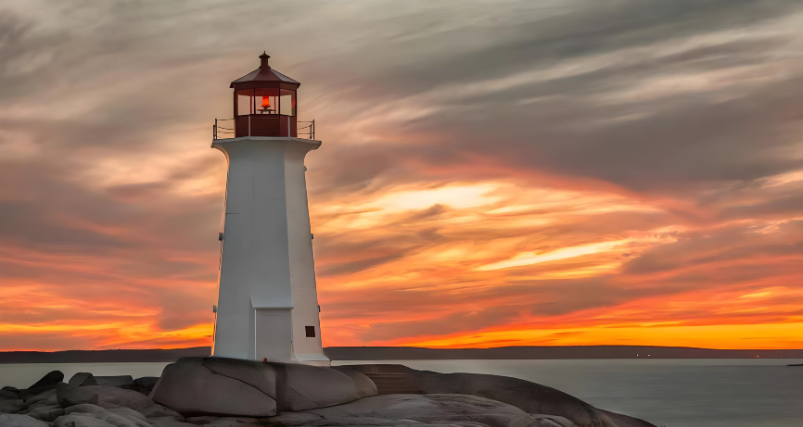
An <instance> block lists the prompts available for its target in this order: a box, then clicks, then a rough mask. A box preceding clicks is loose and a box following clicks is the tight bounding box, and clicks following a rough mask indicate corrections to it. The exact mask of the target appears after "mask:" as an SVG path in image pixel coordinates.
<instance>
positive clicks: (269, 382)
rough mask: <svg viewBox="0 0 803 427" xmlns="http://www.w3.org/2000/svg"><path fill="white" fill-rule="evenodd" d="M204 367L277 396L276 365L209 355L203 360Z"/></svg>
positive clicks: (273, 396)
mask: <svg viewBox="0 0 803 427" xmlns="http://www.w3.org/2000/svg"><path fill="white" fill-rule="evenodd" d="M203 365H204V367H206V368H207V369H209V370H210V371H212V372H213V373H215V374H218V375H223V376H224V377H229V378H233V379H235V380H238V381H242V382H244V383H246V384H248V385H250V386H251V387H254V388H255V389H257V390H259V391H261V392H262V393H265V394H266V395H268V396H270V397H272V398H274V399H275V398H276V376H277V372H276V367H275V366H272V365H269V364H266V363H262V362H255V361H251V360H238V359H224V358H220V357H209V358H206V359H204V361H203Z"/></svg>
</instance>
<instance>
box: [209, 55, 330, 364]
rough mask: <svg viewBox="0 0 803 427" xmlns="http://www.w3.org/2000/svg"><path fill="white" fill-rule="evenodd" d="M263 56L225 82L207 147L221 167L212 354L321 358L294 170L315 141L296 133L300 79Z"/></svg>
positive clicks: (308, 245)
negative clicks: (227, 100) (218, 154)
mask: <svg viewBox="0 0 803 427" xmlns="http://www.w3.org/2000/svg"><path fill="white" fill-rule="evenodd" d="M269 58H270V57H269V56H268V55H267V54H264V53H263V54H262V55H261V56H260V61H261V64H260V67H259V68H258V69H256V70H254V71H252V72H251V73H249V74H247V75H246V76H244V77H242V78H240V79H237V80H235V81H233V82H232V83H231V87H232V88H233V89H234V118H233V119H232V120H231V121H227V122H226V123H231V125H229V126H225V125H222V124H221V125H218V121H216V123H215V132H214V138H215V139H214V142H213V143H212V147H214V148H216V149H218V150H220V151H222V152H223V154H225V155H226V159H227V160H228V164H229V170H228V181H227V183H226V221H225V227H224V232H223V234H222V235H221V239H222V240H223V249H222V255H221V265H220V294H219V297H218V306H217V317H216V322H215V337H214V349H213V354H214V356H216V357H231V358H237V359H248V360H264V359H267V360H270V361H282V362H299V363H306V364H315V365H328V364H329V359H327V358H326V356H324V354H323V349H322V346H321V323H320V317H319V314H318V313H319V311H320V309H319V306H318V295H317V292H316V289H315V269H314V264H313V256H312V234H311V232H310V219H309V207H308V204H307V185H306V179H305V176H304V173H305V171H306V167H305V166H304V157H305V156H306V154H307V152H309V151H310V150H315V149H317V148H318V147H319V146H320V145H321V142H320V141H315V140H314V132H313V131H310V135H309V139H307V138H299V137H298V122H297V119H296V117H297V113H298V108H297V105H296V91H297V89H298V87H299V85H300V83H299V82H297V81H295V80H293V79H291V78H289V77H287V76H285V75H284V74H282V73H279V72H278V71H276V70H274V69H273V68H271V67H270V65H269V64H268V59H269ZM224 134H225V135H224Z"/></svg>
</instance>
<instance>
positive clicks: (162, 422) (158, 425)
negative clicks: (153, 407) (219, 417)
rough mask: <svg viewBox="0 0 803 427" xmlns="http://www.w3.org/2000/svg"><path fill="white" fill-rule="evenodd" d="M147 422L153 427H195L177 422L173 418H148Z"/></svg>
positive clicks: (195, 425)
mask: <svg viewBox="0 0 803 427" xmlns="http://www.w3.org/2000/svg"><path fill="white" fill-rule="evenodd" d="M148 422H149V423H150V424H151V426H153V427H197V424H192V423H188V422H184V421H179V420H177V419H175V418H173V417H161V418H149V419H148Z"/></svg>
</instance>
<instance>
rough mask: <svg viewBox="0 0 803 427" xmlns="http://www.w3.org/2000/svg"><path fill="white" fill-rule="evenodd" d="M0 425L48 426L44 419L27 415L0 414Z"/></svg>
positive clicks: (21, 426)
mask: <svg viewBox="0 0 803 427" xmlns="http://www.w3.org/2000/svg"><path fill="white" fill-rule="evenodd" d="M0 426H3V427H48V424H47V423H46V422H44V421H40V420H37V419H36V418H32V417H29V416H28V415H16V414H0Z"/></svg>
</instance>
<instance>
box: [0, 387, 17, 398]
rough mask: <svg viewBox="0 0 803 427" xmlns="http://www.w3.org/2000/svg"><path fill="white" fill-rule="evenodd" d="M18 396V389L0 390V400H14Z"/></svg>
mask: <svg viewBox="0 0 803 427" xmlns="http://www.w3.org/2000/svg"><path fill="white" fill-rule="evenodd" d="M19 398H20V393H19V391H13V390H6V389H3V390H0V400H16V399H19Z"/></svg>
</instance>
